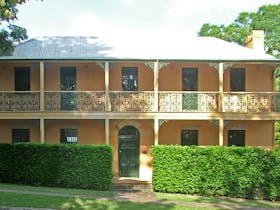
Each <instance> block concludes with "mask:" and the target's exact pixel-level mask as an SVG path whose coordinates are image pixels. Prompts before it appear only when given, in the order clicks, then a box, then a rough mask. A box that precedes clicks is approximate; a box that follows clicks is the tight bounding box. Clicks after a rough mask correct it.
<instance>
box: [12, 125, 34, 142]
mask: <svg viewBox="0 0 280 210" xmlns="http://www.w3.org/2000/svg"><path fill="white" fill-rule="evenodd" d="M29 138H30V131H29V129H23V128H14V129H12V143H18V142H29V141H30V139H29Z"/></svg>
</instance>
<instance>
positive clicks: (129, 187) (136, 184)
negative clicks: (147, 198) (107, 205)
mask: <svg viewBox="0 0 280 210" xmlns="http://www.w3.org/2000/svg"><path fill="white" fill-rule="evenodd" d="M112 190H113V191H138V192H139V191H147V190H148V191H151V190H153V186H152V183H151V182H150V181H141V180H133V179H115V180H114V181H113V185H112Z"/></svg>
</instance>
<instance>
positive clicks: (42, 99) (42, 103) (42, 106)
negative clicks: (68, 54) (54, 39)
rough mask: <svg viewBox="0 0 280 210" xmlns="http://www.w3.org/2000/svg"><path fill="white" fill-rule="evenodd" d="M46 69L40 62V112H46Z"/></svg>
mask: <svg viewBox="0 0 280 210" xmlns="http://www.w3.org/2000/svg"><path fill="white" fill-rule="evenodd" d="M44 72H45V67H44V62H43V61H40V111H44V110H45V92H44V91H45V90H44V89H45V78H44V77H45V75H44Z"/></svg>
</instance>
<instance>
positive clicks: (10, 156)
mask: <svg viewBox="0 0 280 210" xmlns="http://www.w3.org/2000/svg"><path fill="white" fill-rule="evenodd" d="M112 158H113V155H112V148H111V147H110V146H107V145H65V144H34V143H19V144H13V145H8V144H2V145H0V166H1V174H0V180H1V181H2V182H10V183H24V184H32V185H45V186H63V187H79V188H92V189H103V190H104V189H109V188H110V187H111V184H112Z"/></svg>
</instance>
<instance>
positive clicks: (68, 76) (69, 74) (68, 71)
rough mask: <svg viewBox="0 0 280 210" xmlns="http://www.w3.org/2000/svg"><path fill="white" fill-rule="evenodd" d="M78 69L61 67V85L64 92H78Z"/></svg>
mask: <svg viewBox="0 0 280 210" xmlns="http://www.w3.org/2000/svg"><path fill="white" fill-rule="evenodd" d="M76 82H77V81H76V67H61V69H60V85H61V90H62V91H71V90H72V91H74V90H76V86H77V85H76Z"/></svg>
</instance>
